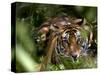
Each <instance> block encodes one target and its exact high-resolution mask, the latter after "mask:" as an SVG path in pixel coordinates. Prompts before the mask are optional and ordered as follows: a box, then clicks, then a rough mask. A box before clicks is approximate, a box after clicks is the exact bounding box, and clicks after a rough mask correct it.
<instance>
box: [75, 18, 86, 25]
mask: <svg viewBox="0 0 100 75" xmlns="http://www.w3.org/2000/svg"><path fill="white" fill-rule="evenodd" d="M74 23H76V24H78V25H85V24H86V19H85V18H83V19H76V20H74Z"/></svg>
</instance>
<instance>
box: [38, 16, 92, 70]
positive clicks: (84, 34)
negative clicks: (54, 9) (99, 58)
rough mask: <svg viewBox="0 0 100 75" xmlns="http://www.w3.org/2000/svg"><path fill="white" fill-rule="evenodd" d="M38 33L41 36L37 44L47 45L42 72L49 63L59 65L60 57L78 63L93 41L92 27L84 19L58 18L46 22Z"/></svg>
mask: <svg viewBox="0 0 100 75" xmlns="http://www.w3.org/2000/svg"><path fill="white" fill-rule="evenodd" d="M37 31H38V32H37V33H38V34H40V37H39V38H40V39H39V38H38V39H37V42H40V41H42V42H44V43H45V45H46V48H45V49H46V55H45V56H44V59H43V62H42V63H41V67H40V71H43V70H45V69H46V66H47V64H48V63H49V62H51V63H53V64H58V63H59V60H60V59H59V58H57V57H59V56H63V57H71V58H72V60H73V61H76V60H77V59H78V58H79V57H80V55H81V54H82V53H83V52H86V51H87V50H88V48H89V47H90V46H91V43H92V41H93V33H92V27H91V26H90V24H89V23H87V21H86V19H84V18H81V19H80V18H73V17H70V16H60V17H59V16H57V17H54V18H51V19H49V20H48V21H46V22H44V23H43V24H42V25H41V26H40V27H39V28H38V29H37Z"/></svg>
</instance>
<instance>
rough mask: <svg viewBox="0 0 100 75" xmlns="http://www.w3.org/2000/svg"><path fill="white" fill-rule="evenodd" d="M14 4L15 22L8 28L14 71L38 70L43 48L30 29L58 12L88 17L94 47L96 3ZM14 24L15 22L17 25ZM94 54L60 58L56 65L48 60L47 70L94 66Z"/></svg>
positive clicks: (95, 65) (95, 63)
mask: <svg viewBox="0 0 100 75" xmlns="http://www.w3.org/2000/svg"><path fill="white" fill-rule="evenodd" d="M15 5H16V8H15V9H16V24H13V25H12V32H11V33H12V58H11V61H12V65H15V64H16V72H31V71H39V67H40V63H41V59H42V54H43V53H42V52H43V49H42V51H41V46H40V47H39V46H38V45H37V44H36V43H35V40H34V35H33V32H32V30H33V29H35V28H37V27H39V26H40V25H41V24H42V23H43V22H45V21H46V20H48V19H49V18H52V17H55V16H58V15H68V16H75V17H77V18H86V19H87V21H88V22H89V23H91V24H92V28H93V29H92V31H93V32H94V35H95V37H94V42H95V43H94V44H95V49H96V48H97V7H92V6H72V5H53V4H52V5H51V4H39V3H23V2H17V3H16V4H15ZM14 25H16V29H15V26H14ZM14 32H15V33H16V34H15V33H14ZM14 35H16V42H13V41H14V39H13V38H15V37H14ZM93 46H94V45H93ZM38 47H39V48H40V49H39V48H38ZM93 48H94V47H93ZM96 55H97V54H96ZM96 55H95V56H91V55H89V56H90V57H81V58H79V62H77V63H73V62H71V60H70V59H65V58H62V62H63V65H62V64H60V65H56V66H55V65H53V64H50V65H48V70H66V69H82V68H96V67H97V57H96ZM63 59H64V60H63Z"/></svg>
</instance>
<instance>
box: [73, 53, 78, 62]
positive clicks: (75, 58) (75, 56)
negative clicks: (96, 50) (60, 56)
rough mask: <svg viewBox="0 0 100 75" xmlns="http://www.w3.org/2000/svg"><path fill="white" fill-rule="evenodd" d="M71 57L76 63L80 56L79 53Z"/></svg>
mask: <svg viewBox="0 0 100 75" xmlns="http://www.w3.org/2000/svg"><path fill="white" fill-rule="evenodd" d="M71 56H72V58H73V59H74V61H76V60H77V58H78V56H79V55H78V54H77V53H72V54H71Z"/></svg>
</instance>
